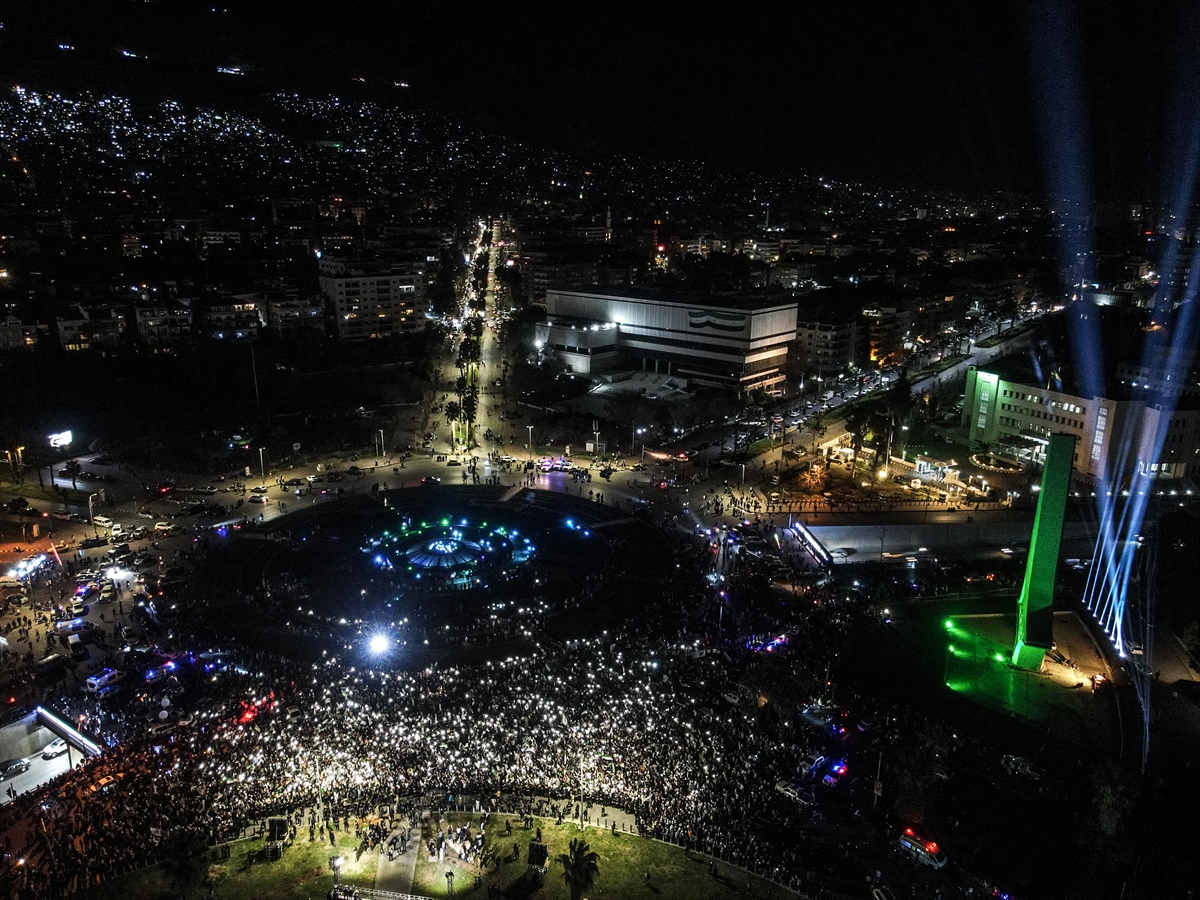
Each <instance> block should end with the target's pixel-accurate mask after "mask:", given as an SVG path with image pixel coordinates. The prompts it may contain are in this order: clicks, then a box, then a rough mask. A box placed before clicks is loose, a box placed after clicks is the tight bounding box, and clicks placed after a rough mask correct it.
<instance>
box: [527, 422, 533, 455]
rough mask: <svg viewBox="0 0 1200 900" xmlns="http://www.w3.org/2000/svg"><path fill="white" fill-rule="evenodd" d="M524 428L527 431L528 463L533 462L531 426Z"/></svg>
mask: <svg viewBox="0 0 1200 900" xmlns="http://www.w3.org/2000/svg"><path fill="white" fill-rule="evenodd" d="M525 427H526V428H527V429H529V461H530V462H533V426H532V425H526V426H525Z"/></svg>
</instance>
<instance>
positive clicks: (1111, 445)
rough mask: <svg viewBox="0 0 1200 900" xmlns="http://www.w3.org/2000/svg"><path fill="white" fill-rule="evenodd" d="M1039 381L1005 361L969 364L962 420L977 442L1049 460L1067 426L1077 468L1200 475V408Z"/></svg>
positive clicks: (1100, 473) (1097, 476)
mask: <svg viewBox="0 0 1200 900" xmlns="http://www.w3.org/2000/svg"><path fill="white" fill-rule="evenodd" d="M1006 374H1007V375H1008V377H1005V376H1006ZM1032 382H1033V379H1032V378H1019V377H1014V375H1013V374H1009V373H1005V372H1004V371H1003V367H1002V366H998V367H996V369H980V368H977V367H975V366H972V367H971V368H969V369H968V370H967V383H966V389H965V392H964V395H963V413H962V424H963V426H964V427H965V428H966V429H967V435H968V440H969V441H970V444H971V446H972V447H976V446H982V445H987V446H989V447H991V448H992V450H993V452H996V453H998V454H1001V455H1004V456H1010V457H1016V458H1018V459H1023V460H1027V461H1029V462H1032V463H1034V464H1035V465H1041V464H1042V462H1043V458H1044V455H1045V452H1046V448H1047V446H1048V444H1049V438H1050V435H1051V434H1052V433H1055V432H1062V433H1066V434H1072V435H1074V436H1075V438H1076V441H1075V458H1074V461H1073V462H1074V470H1075V472H1076V473H1077V474H1078V475H1082V476H1084V477H1086V478H1087V479H1089V480H1091V481H1093V482H1097V483H1102V482H1109V481H1112V480H1113V479H1116V478H1121V477H1124V476H1125V475H1127V474H1128V473H1129V472H1130V471H1131V468H1130V467H1131V466H1133V467H1136V471H1138V472H1139V473H1140V474H1142V475H1146V476H1150V477H1154V478H1161V479H1167V480H1179V479H1184V478H1190V479H1193V480H1195V479H1197V478H1198V477H1200V409H1197V408H1192V407H1191V406H1190V405H1189V406H1181V407H1179V408H1174V409H1172V408H1169V407H1164V406H1163V405H1161V404H1156V403H1155V402H1153V400H1152V399H1151V398H1147V399H1142V398H1137V397H1131V398H1129V399H1113V398H1109V397H1080V396H1076V395H1073V394H1069V393H1064V392H1063V391H1060V390H1051V389H1049V388H1048V387H1045V386H1042V385H1038V384H1035V383H1032Z"/></svg>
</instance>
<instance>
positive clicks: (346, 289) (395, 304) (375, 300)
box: [319, 256, 425, 341]
mask: <svg viewBox="0 0 1200 900" xmlns="http://www.w3.org/2000/svg"><path fill="white" fill-rule="evenodd" d="M319 266H320V276H319V282H320V286H321V293H322V295H324V297H325V302H326V305H327V308H328V311H329V315H330V318H331V320H332V322H333V328H334V333H335V334H336V335H337V337H338V339H339V340H344V341H358V340H370V339H373V338H384V337H391V336H393V335H397V334H403V333H406V332H413V331H419V330H421V329H422V328H424V327H425V302H424V301H425V281H424V275H423V273H422V272H421V271H420V270H419V269H416V268H409V267H405V266H401V265H398V264H395V263H390V262H384V261H381V260H353V259H349V258H345V257H329V256H327V257H324V258H322V259H321V261H320V263H319Z"/></svg>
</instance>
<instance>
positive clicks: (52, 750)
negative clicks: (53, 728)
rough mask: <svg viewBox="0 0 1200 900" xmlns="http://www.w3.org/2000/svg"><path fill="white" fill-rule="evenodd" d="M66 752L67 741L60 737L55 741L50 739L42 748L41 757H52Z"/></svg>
mask: <svg viewBox="0 0 1200 900" xmlns="http://www.w3.org/2000/svg"><path fill="white" fill-rule="evenodd" d="M66 752H67V742H66V741H64V740H63V739H62V738H59V739H58V740H56V741H51V742H50V743H48V744H47V745H46V746H45V747H44V748H43V749H42V759H54V758H55V757H56V756H62V755H63V754H64V753H66Z"/></svg>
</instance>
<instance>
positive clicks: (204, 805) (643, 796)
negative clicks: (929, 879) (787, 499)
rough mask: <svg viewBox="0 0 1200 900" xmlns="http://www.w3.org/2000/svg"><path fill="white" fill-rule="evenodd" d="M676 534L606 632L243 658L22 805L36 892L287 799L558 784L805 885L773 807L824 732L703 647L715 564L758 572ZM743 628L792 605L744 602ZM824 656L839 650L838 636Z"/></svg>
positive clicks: (486, 798)
mask: <svg viewBox="0 0 1200 900" xmlns="http://www.w3.org/2000/svg"><path fill="white" fill-rule="evenodd" d="M677 540H678V541H679V543H678V545H677V548H676V558H677V560H678V561H679V562H680V566H681V568H680V571H681V572H684V573H687V574H686V575H684V576H683V577H680V578H678V579H676V580H675V581H674V582H673V583H670V584H664V585H663V587H662V594H661V599H660V602H659V603H658V604H656V605H655V606H653V608H651V609H648V610H647V611H646V612H645V614H644V615H643V616H642V617H641V618H640V619H639V620H638V621H637V622H636V623H631V624H630V626H629V627H628V628H627V629H626V630H624V631H618V632H615V633H612V634H609V635H606V636H604V637H603V638H601V639H598V640H592V641H581V642H572V643H570V644H568V645H567V646H563V645H561V644H554V645H549V644H544V645H541V646H538V647H537V648H536V649H535V650H534V651H533V652H531V653H530V654H529V655H526V656H522V657H520V658H512V659H508V660H504V661H499V662H487V663H478V664H471V665H457V666H441V667H431V668H427V669H425V670H423V671H416V672H408V671H399V670H387V669H386V668H376V669H370V668H363V667H362V660H361V659H360V660H357V663H358V664H357V665H356V664H355V662H356V661H355V660H351V659H346V658H342V659H338V658H333V657H332V656H331V657H328V658H327V659H326V660H325V661H324V662H322V663H318V664H313V663H300V662H297V661H294V660H289V659H286V658H283V657H278V656H274V655H271V654H266V653H254V652H249V651H247V652H244V653H242V654H241V657H242V664H241V665H240V666H239V667H237V669H236V670H230V671H229V672H226V673H225V674H223V675H222V676H221V678H220V679H218V680H217V681H216V683H215V684H213V685H212V686H210V687H208V688H206V690H207V691H208V694H209V696H210V697H211V698H212V702H211V704H209V705H207V707H206V709H207V711H206V714H205V715H198V716H197V717H196V719H195V720H194V721H193V722H192V723H191V724H190V725H187V726H183V727H181V728H179V729H178V730H176V731H174V732H172V733H168V734H162V735H159V736H156V737H152V736H150V735H147V734H144V733H143V732H142V731H141V730H135V729H126V730H125V731H124V732H123V733H126V734H132V735H133V736H132V737H127V738H126V739H125V741H124V743H122V744H121V745H120V746H119V747H117V748H115V749H114V751H113V752H110V753H108V754H106V755H105V756H104V757H102V758H101V759H99V760H96V761H93V762H92V763H90V764H89V765H87V766H85V767H82V768H80V769H76V770H74V771H72V772H70V773H68V774H66V775H64V776H62V777H60V778H59V779H58V780H57V781H56V782H54V783H52V784H51V785H49V786H48V787H47V788H46V789H45V790H44V791H43V792H42V793H41V794H40V795H39V796H37V797H28V798H23V799H22V800H21V801H18V803H17V804H15V805H16V806H17V807H19V808H21V809H22V810H23V811H25V812H30V813H34V814H36V815H37V817H38V821H39V826H40V827H39V829H38V831H40V834H39V833H37V832H35V834H36V835H37V837H36V841H35V843H36V844H37V845H39V846H40V851H41V852H33V853H29V854H27V855H28V859H27V860H26V863H25V865H24V866H23V867H22V869H21V873H20V878H21V885H20V887H21V889H22V890H23V891H24V892H25V893H24V895H25V896H35V897H37V896H46V897H48V896H55V895H56V893H57V892H60V891H62V890H63V887H64V885H77V884H80V883H83V882H86V881H88V880H94V879H95V878H97V877H107V876H109V875H111V874H114V873H119V872H123V871H127V870H129V869H132V868H135V867H137V866H140V865H144V864H146V863H148V862H152V861H155V860H159V859H162V858H164V857H165V856H166V855H167V853H168V850H169V849H170V848H173V847H178V846H180V845H181V843H182V844H188V843H189V842H191V843H193V844H195V845H197V846H200V845H211V844H214V843H219V842H222V841H225V840H228V839H231V838H234V837H237V836H241V835H242V834H244V833H245V830H246V829H247V828H248V827H252V826H255V825H256V824H257V823H259V822H261V821H262V820H263V819H264V817H266V816H269V815H283V816H287V817H289V819H292V820H298V821H302V820H303V817H304V816H305V815H307V816H308V817H309V819H310V822H313V823H315V822H317V821H324V822H325V823H326V824H325V827H326V828H327V827H328V823H329V821H330V820H331V819H332V821H333V823H334V825H335V826H336V824H337V822H338V820H339V818H340V819H342V821H343V823H344V824H348V820H347V817H349V816H354V817H363V816H366V815H368V814H370V813H371V812H373V811H375V810H378V809H379V808H380V807H387V808H391V809H395V808H396V807H397V805H406V804H407V805H412V804H416V803H418V802H419V803H422V804H425V805H429V806H436V805H439V804H447V803H452V802H455V801H454V798H462V797H467V796H470V797H476V798H480V800H481V803H482V807H483V808H484V809H502V808H507V809H515V808H521V809H525V810H530V811H533V810H534V807H533V803H534V799H533V798H549V800H538V801H537V802H538V806H537V810H536V811H538V812H543V813H549V812H551V811H553V812H554V813H555V814H557V815H559V816H562V815H564V814H565V815H567V816H573V815H574V816H582V817H584V818H586V819H588V820H589V821H592V822H596V823H598V822H599V821H600V818H601V817H600V815H598V814H597V813H596V811H595V810H594V809H592V807H593V806H600V807H611V808H613V809H616V810H623V811H624V812H625V813H627V814H629V815H630V816H632V820H633V821H634V822H636V825H635V826H634V827H636V829H637V830H638V831H639V832H640V833H642V834H646V835H650V836H654V837H658V838H662V839H667V840H671V841H674V842H677V843H681V844H684V845H687V846H689V847H691V848H693V849H696V850H700V851H703V852H706V853H710V854H713V855H716V856H719V857H720V858H722V859H724V860H727V861H729V862H731V863H734V864H736V865H739V866H742V867H745V868H747V869H751V870H754V871H758V872H760V873H762V874H764V875H766V876H768V877H770V878H772V879H773V880H775V881H777V882H779V883H781V884H785V885H789V886H792V887H801V886H803V885H805V884H807V883H808V879H810V878H812V877H814V872H813V871H812V868H811V867H812V854H811V852H810V851H811V848H810V849H809V850H806V849H805V848H803V847H801V846H800V845H798V844H797V842H796V841H795V840H789V839H785V838H783V837H775V836H773V834H772V831H771V830H770V829H763V828H761V827H758V826H757V825H755V823H754V820H755V819H756V817H759V816H761V815H763V814H764V812H765V811H767V810H769V809H770V808H771V807H772V806H773V804H776V803H778V802H779V796H778V795H777V794H776V793H775V792H774V790H773V785H774V782H775V780H776V775H775V774H774V773H783V772H791V771H795V770H796V766H797V764H798V762H799V760H800V759H801V758H802V757H803V756H804V755H805V754H806V753H807V752H808V751H810V750H811V749H813V748H812V747H810V746H809V745H808V744H807V743H806V741H807V738H806V737H805V735H806V732H804V731H803V730H801V729H797V728H792V729H782V728H768V727H760V726H759V725H758V724H757V723H756V721H755V711H754V710H753V709H752V708H748V707H745V706H740V705H735V704H732V703H730V702H726V701H725V700H723V699H722V693H723V692H724V693H728V688H729V686H730V685H731V684H737V682H738V681H739V679H743V680H744V678H745V676H746V673H747V669H748V668H752V667H753V666H754V665H755V662H756V659H755V657H756V654H755V652H754V651H753V650H752V649H746V646H745V641H741V642H736V643H735V642H731V641H729V640H728V639H726V640H725V641H724V642H723V644H722V645H721V646H723V647H724V650H725V652H722V653H716V652H699V651H698V650H697V647H698V646H699V645H700V643H703V642H704V641H705V640H711V632H710V626H711V621H712V616H711V615H709V616H708V618H707V624H706V622H705V614H706V613H709V614H711V612H712V602H713V596H714V595H713V593H712V592H711V591H706V590H705V589H704V585H705V584H706V583H711V580H712V579H711V577H710V578H709V579H707V580H706V577H705V576H706V575H707V576H712V575H714V574H716V572H715V570H714V565H715V566H716V567H717V569H723V570H724V571H725V572H726V573H727V574H728V575H729V577H730V583H731V584H736V583H740V582H742V581H745V580H746V579H751V580H753V579H754V578H755V577H757V576H755V575H754V574H753V571H750V572H735V571H734V568H735V567H734V566H732V565H731V564H730V563H729V562H728V560H727V559H726V561H725V562H721V560H722V559H725V558H724V557H723V556H717V557H714V556H713V553H712V547H711V545H710V544H709V542H708V541H707V540H705V539H703V538H700V537H694V536H693V537H685V536H682V535H678V534H677ZM714 558H715V559H717V560H718V562H716V563H715V564H714V562H713V560H714ZM750 569H751V570H752V569H753V567H752V566H751V567H750ZM761 587H762V585H761V584H760V585H757V586H756V590H757V589H759V588H761ZM808 608H812V604H808ZM731 624H732V623H731ZM741 624H742V626H743V630H745V629H749V628H754V629H759V628H761V629H762V630H764V631H770V630H771V629H772V628H777V627H779V625H780V622H779V620H778V617H777V616H776V615H775V614H773V613H770V612H766V611H759V612H757V613H754V612H750V611H747V612H746V613H745V614H744V615H743V619H742V623H741ZM706 633H708V634H709V637H708V638H706V637H705V634H706ZM733 633H735V632H734V629H732V628H731V629H730V631H729V632H728V633H727V638H728V637H729V636H731V635H732V634H733ZM812 644H813V645H814V647H819V642H818V641H816V640H814V641H812ZM809 662H810V664H811V665H813V666H819V667H823V666H824V662H823V661H822V657H821V655H820V653H813V654H812V656H811V658H810V660H809ZM792 665H793V666H798V665H799V663H798V662H795V661H794V662H792ZM105 778H111V779H112V780H111V781H108V782H105V781H104V779H105ZM581 789H582V792H583V802H582V803H580V802H579V793H580V790H581ZM550 804H553V805H550ZM572 804H574V806H573V805H572ZM605 812H606V813H607V810H605ZM314 836H315V832H314V834H310V838H311V837H314ZM10 871H11V870H10ZM51 873H53V877H51Z"/></svg>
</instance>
